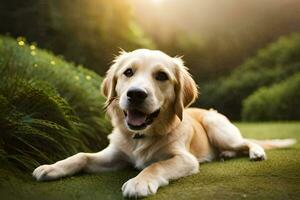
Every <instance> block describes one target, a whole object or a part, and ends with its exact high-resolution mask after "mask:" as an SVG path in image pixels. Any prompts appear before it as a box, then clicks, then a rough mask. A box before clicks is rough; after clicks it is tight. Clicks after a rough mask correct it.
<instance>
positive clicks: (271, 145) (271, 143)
mask: <svg viewBox="0 0 300 200" xmlns="http://www.w3.org/2000/svg"><path fill="white" fill-rule="evenodd" d="M246 140H248V141H249V142H254V143H256V144H258V145H260V146H261V147H263V148H264V149H277V148H287V147H290V146H292V145H294V144H296V142H297V140H296V139H293V138H288V139H273V140H254V139H246Z"/></svg>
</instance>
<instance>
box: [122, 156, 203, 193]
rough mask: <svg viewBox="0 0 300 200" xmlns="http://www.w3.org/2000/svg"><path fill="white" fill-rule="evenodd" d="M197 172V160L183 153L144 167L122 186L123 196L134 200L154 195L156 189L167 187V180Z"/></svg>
mask: <svg viewBox="0 0 300 200" xmlns="http://www.w3.org/2000/svg"><path fill="white" fill-rule="evenodd" d="M198 170H199V163H198V161H197V159H196V158H195V157H194V156H193V155H192V154H190V153H188V152H184V153H182V154H178V155H175V156H174V157H172V158H171V159H168V160H164V161H160V162H156V163H153V164H151V165H150V166H148V167H146V168H145V169H144V170H143V171H141V172H140V173H139V174H138V175H137V176H136V177H134V178H132V179H130V180H128V181H127V182H126V183H125V184H124V185H123V186H122V191H123V195H124V196H126V197H135V198H136V197H145V196H148V195H151V194H155V193H156V191H157V189H158V188H159V187H160V186H164V185H167V184H168V183H169V180H174V179H177V178H180V177H184V176H188V175H190V174H194V173H197V172H198Z"/></svg>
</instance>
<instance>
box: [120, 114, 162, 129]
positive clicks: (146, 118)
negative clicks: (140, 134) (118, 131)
mask: <svg viewBox="0 0 300 200" xmlns="http://www.w3.org/2000/svg"><path fill="white" fill-rule="evenodd" d="M159 112H160V109H157V110H156V111H154V112H153V113H150V114H146V113H143V112H142V111H139V110H136V109H129V110H127V111H124V114H125V121H126V123H127V125H128V127H129V128H130V129H132V130H142V129H144V128H146V127H147V126H148V125H150V124H152V122H153V120H154V119H155V118H156V117H157V116H158V115H159Z"/></svg>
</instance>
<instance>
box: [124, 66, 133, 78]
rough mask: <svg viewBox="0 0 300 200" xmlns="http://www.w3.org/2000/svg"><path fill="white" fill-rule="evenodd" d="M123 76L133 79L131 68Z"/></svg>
mask: <svg viewBox="0 0 300 200" xmlns="http://www.w3.org/2000/svg"><path fill="white" fill-rule="evenodd" d="M123 74H124V75H125V76H127V77H132V76H133V71H132V69H131V68H128V69H126V70H125V72H124V73H123Z"/></svg>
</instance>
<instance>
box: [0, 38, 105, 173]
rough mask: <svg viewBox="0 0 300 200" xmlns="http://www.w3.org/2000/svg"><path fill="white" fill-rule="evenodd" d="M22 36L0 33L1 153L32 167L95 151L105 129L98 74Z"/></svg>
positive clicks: (22, 164) (4, 159)
mask: <svg viewBox="0 0 300 200" xmlns="http://www.w3.org/2000/svg"><path fill="white" fill-rule="evenodd" d="M24 44H25V41H24V39H22V38H19V39H18V41H15V40H12V39H10V38H5V37H0V55H1V57H0V75H1V79H0V110H1V112H0V130H1V134H0V158H1V162H2V161H9V162H13V163H15V164H16V165H17V166H19V167H21V168H26V169H30V170H31V169H32V168H33V167H34V166H37V165H39V164H41V163H52V162H54V161H56V160H59V159H62V158H65V157H66V156H70V155H72V154H74V153H76V152H78V151H97V150H100V149H101V148H103V147H104V146H105V145H106V144H107V140H106V135H107V133H108V132H109V130H110V125H109V123H108V122H107V121H106V120H105V117H104V112H103V109H102V103H103V97H102V96H101V95H100V91H99V87H100V83H101V80H102V79H101V78H100V77H99V76H98V75H97V74H95V73H94V72H91V71H89V70H86V69H84V68H83V67H81V66H78V67H75V66H74V65H72V64H70V63H67V62H65V61H64V60H62V59H61V58H57V57H55V56H53V55H52V54H51V53H48V52H46V51H41V50H38V49H37V47H36V46H34V45H30V46H27V45H24Z"/></svg>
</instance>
